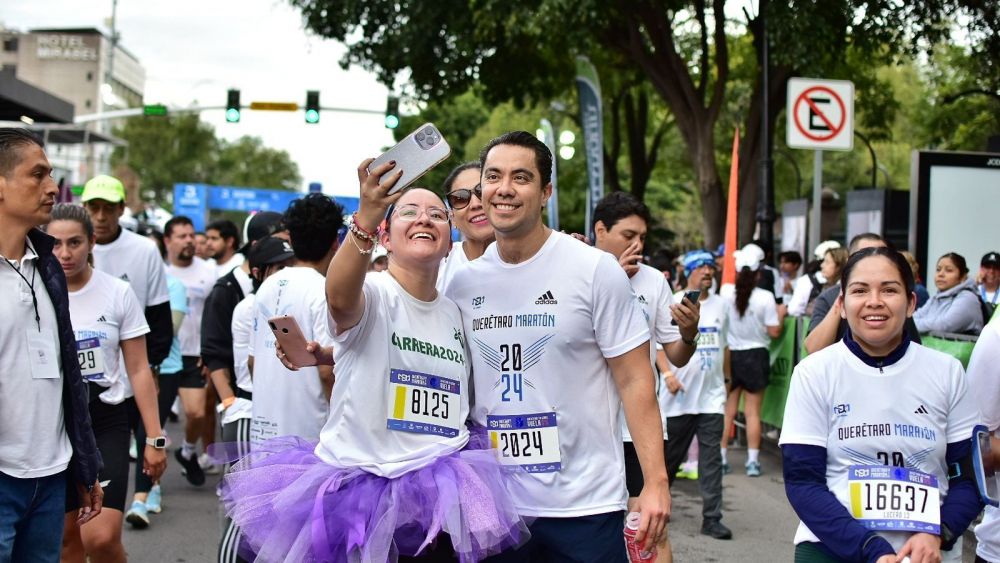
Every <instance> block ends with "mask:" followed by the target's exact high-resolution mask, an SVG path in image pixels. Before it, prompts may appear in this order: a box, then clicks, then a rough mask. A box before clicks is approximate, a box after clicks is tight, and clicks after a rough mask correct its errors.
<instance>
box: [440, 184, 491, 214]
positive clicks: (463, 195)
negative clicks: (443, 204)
mask: <svg viewBox="0 0 1000 563" xmlns="http://www.w3.org/2000/svg"><path fill="white" fill-rule="evenodd" d="M473 195H475V196H476V197H477V198H479V201H483V185H482V184H476V185H475V186H473V187H472V188H471V189H470V188H460V189H457V190H454V191H451V192H448V195H447V197H445V200H446V201H447V202H448V207H450V208H452V209H453V210H455V211H458V210H459V209H465V208H466V207H468V206H469V204H470V203H472V196H473Z"/></svg>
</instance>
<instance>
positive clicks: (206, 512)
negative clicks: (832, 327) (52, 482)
mask: <svg viewBox="0 0 1000 563" xmlns="http://www.w3.org/2000/svg"><path fill="white" fill-rule="evenodd" d="M168 432H169V433H170V436H171V437H172V438H174V439H175V440H176V441H179V440H180V436H181V435H182V432H183V431H182V428H181V427H180V426H179V425H178V424H175V423H168ZM174 447H175V446H171V449H173V448H174ZM744 460H745V450H743V449H740V448H730V450H729V461H730V464H731V465H732V466H733V468H734V472H733V473H731V474H730V475H727V476H726V477H725V478H724V480H723V485H724V492H723V522H724V523H725V524H726V525H727V526H729V528H730V529H732V531H733V536H734V537H733V539H732V540H715V539H712V538H709V537H708V536H703V535H701V534H700V529H701V496H700V495H699V494H698V484H697V482H695V481H686V480H683V479H679V480H677V481H676V482H675V485H674V489H673V516H672V519H671V523H670V538H671V544H672V548H673V553H674V560H675V561H677V562H678V563H685V562H692V563H702V562H704V563H711V562H726V561H740V562H741V563H756V562H761V563H770V562H774V561H791V560H792V551H793V548H792V537H793V536H794V534H795V527H796V525H797V524H798V519H797V518H796V516H795V513H794V512H793V511H792V509H791V507H790V506H789V504H788V502H787V500H786V499H785V492H784V485H783V484H782V481H781V460H780V458H779V457H778V456H777V455H776V454H775V453H774V452H773V451H770V452H769V451H767V450H765V451H763V452H761V462H762V466H763V475H762V476H760V477H756V478H751V477H747V476H746V475H744V474H743V471H742V467H743V462H744ZM169 463H170V465H169V466H168V468H167V473H166V475H165V477H164V479H163V484H162V487H163V491H164V492H163V512H162V513H160V514H154V515H150V518H151V520H152V524H151V526H150V527H149V528H147V529H145V530H133V529H131V527H130V526H129V525H128V524H125V531H124V533H123V538H124V543H125V549H126V551H127V552H128V555H129V561H131V562H134V563H173V562H177V563H184V562H205V563H207V562H210V561H214V560H215V557H216V547H217V545H218V539H219V536H220V533H221V518H220V515H219V509H218V502H217V497H216V495H215V486H216V484H217V483H218V481H219V477H218V476H211V475H209V476H208V479H207V482H206V483H205V485H204V486H203V487H193V486H191V485H189V484H188V483H187V481H186V480H185V479H184V477H183V476H181V474H180V469H179V465H178V464H177V462H176V460H175V459H174V457H173V451H171V452H170V457H169ZM130 498H131V497H130ZM965 541H966V545H967V547H966V549H965V551H964V558H963V560H964V561H965V562H967V563H972V561H973V560H974V553H973V551H974V547H972V546H973V544H972V543H971V542H970V539H969V538H968V535H967V537H966V540H965Z"/></svg>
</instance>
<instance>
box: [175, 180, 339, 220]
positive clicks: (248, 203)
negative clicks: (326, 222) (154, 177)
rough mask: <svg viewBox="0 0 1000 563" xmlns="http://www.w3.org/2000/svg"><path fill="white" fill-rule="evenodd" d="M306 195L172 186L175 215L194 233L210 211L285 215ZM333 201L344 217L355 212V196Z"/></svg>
mask: <svg viewBox="0 0 1000 563" xmlns="http://www.w3.org/2000/svg"><path fill="white" fill-rule="evenodd" d="M305 195H306V194H304V193H302V192H289V191H284V190H265V189H260V188H247V187H242V186H212V185H209V184H174V215H184V216H186V217H188V218H190V219H191V222H192V223H193V224H194V230H195V231H204V230H205V222H206V220H207V218H208V212H209V210H212V209H214V210H220V211H245V212H247V213H254V212H257V211H276V212H278V213H284V212H285V210H286V209H288V205H289V204H290V203H292V202H293V201H295V200H296V199H299V198H300V197H303V196H305ZM333 199H334V201H336V202H337V203H339V204H340V205H341V206H343V208H344V216H345V217H346V216H348V215H350V214H351V213H354V212H355V211H357V210H358V198H356V197H344V196H333Z"/></svg>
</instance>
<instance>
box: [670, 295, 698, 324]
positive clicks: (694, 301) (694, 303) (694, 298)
mask: <svg viewBox="0 0 1000 563" xmlns="http://www.w3.org/2000/svg"><path fill="white" fill-rule="evenodd" d="M702 291H703V290H695V291H688V292H686V293H685V294H684V297H682V298H681V301H682V302H683V301H687V303H686V304H685V306H686V307H688V308H691V309H694V312H695V313H694V314H695V318H694V324H695V326H697V325H698V319H699V316H698V311H699V310H700V309H701V306H700V305H699V304H698V302H699V301H700V300H701V293H702ZM677 308H678V305H674V306H672V307H671V308H670V311H671V313H673V317H674V318H672V319H670V324H672V325H674V326H677Z"/></svg>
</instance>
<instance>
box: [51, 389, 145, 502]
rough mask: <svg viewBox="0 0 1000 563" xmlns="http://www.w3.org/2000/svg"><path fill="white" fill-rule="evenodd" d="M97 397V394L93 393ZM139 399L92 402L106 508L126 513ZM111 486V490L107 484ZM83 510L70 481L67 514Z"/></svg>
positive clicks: (97, 400) (67, 492) (100, 477)
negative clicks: (132, 422) (132, 419)
mask: <svg viewBox="0 0 1000 563" xmlns="http://www.w3.org/2000/svg"><path fill="white" fill-rule="evenodd" d="M91 393H92V394H93V393H94V391H93V390H92V391H91ZM134 405H135V399H133V398H131V397H130V398H128V399H125V400H124V401H123V402H121V403H118V404H117V405H109V404H107V403H105V402H104V401H101V400H100V399H97V398H96V396H95V397H94V400H91V401H90V422H91V424H92V425H93V428H94V437H95V438H96V439H97V449H98V450H100V452H101V459H102V460H103V461H104V467H103V468H102V469H101V472H100V473H99V474H98V477H97V480H98V481H100V482H101V483H102V487H101V488H102V489H103V490H104V508H114V509H115V510H118V511H121V512H125V498H126V496H127V495H128V470H129V458H128V447H129V436H130V435H131V432H130V430H129V410H130V409H132V408H135V407H134ZM104 482H108V484H107V486H104V485H103V483H104ZM79 508H80V495H79V493H78V492H77V490H76V483H75V482H74V480H73V479H67V490H66V512H76V511H77V510H78V509H79Z"/></svg>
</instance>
